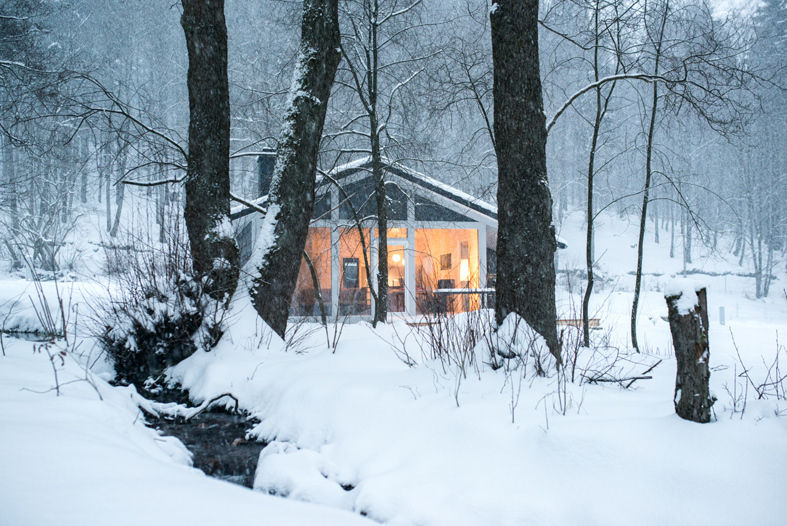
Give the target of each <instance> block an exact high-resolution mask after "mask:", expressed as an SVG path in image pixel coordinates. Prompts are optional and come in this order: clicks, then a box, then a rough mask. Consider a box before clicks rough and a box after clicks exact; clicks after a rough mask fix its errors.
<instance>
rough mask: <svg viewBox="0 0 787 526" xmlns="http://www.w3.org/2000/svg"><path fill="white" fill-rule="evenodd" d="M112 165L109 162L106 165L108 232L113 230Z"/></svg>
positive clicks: (105, 188)
mask: <svg viewBox="0 0 787 526" xmlns="http://www.w3.org/2000/svg"><path fill="white" fill-rule="evenodd" d="M109 170H110V167H109V163H107V164H105V165H104V173H105V174H106V175H105V176H104V191H105V192H106V195H105V196H104V198H105V200H106V204H107V206H106V219H107V232H109V231H110V230H112V200H111V199H110V196H111V195H112V176H111V175H110V172H109Z"/></svg>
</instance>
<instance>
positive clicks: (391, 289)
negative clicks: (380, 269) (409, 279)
mask: <svg viewBox="0 0 787 526" xmlns="http://www.w3.org/2000/svg"><path fill="white" fill-rule="evenodd" d="M404 261H405V256H404V247H403V246H401V245H398V246H397V245H388V312H404V294H405V286H404V285H405V272H404Z"/></svg>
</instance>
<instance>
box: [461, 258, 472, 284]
mask: <svg viewBox="0 0 787 526" xmlns="http://www.w3.org/2000/svg"><path fill="white" fill-rule="evenodd" d="M459 281H470V262H469V261H468V260H467V259H462V260H461V261H460V262H459Z"/></svg>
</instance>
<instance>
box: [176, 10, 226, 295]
mask: <svg viewBox="0 0 787 526" xmlns="http://www.w3.org/2000/svg"><path fill="white" fill-rule="evenodd" d="M182 4H183V15H182V17H181V19H180V22H181V25H182V26H183V31H184V33H185V36H186V48H187V50H188V56H189V71H188V90H189V154H188V166H187V174H186V175H187V177H186V185H185V186H186V205H185V210H184V219H185V223H186V228H187V230H188V234H189V243H190V246H191V256H192V261H193V264H194V272H195V274H196V276H197V277H198V278H199V279H202V280H204V290H205V292H206V293H207V294H208V295H209V296H211V297H212V298H213V299H215V300H219V301H223V302H224V303H225V304H226V303H228V302H229V300H230V298H231V297H232V294H233V293H234V292H235V288H236V286H237V283H238V276H239V269H238V257H239V253H238V245H237V244H236V242H235V238H234V237H233V232H232V227H231V224H230V218H229V214H230V171H229V170H230V164H229V163H230V161H229V156H230V99H229V81H228V76H227V25H226V23H225V20H224V0H182Z"/></svg>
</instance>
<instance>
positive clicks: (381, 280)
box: [366, 0, 388, 326]
mask: <svg viewBox="0 0 787 526" xmlns="http://www.w3.org/2000/svg"><path fill="white" fill-rule="evenodd" d="M370 7H371V13H370V14H371V18H370V24H369V38H370V40H371V41H370V44H369V54H368V56H367V62H368V63H367V65H366V70H367V71H368V72H369V82H368V86H367V88H368V100H369V110H370V111H369V137H370V146H371V148H370V150H371V152H372V179H373V180H374V194H375V196H374V197H375V205H376V208H377V298H376V301H375V303H374V317H373V318H372V326H377V323H378V322H385V320H386V318H387V317H388V206H387V204H388V203H387V198H386V192H385V174H384V173H383V163H382V152H381V151H380V131H379V122H378V118H377V95H378V91H377V86H378V85H377V73H378V70H379V68H378V66H379V51H380V50H379V46H378V45H377V44H378V43H377V18H378V14H379V3H378V1H377V0H373V1H372V2H371V3H370Z"/></svg>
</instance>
